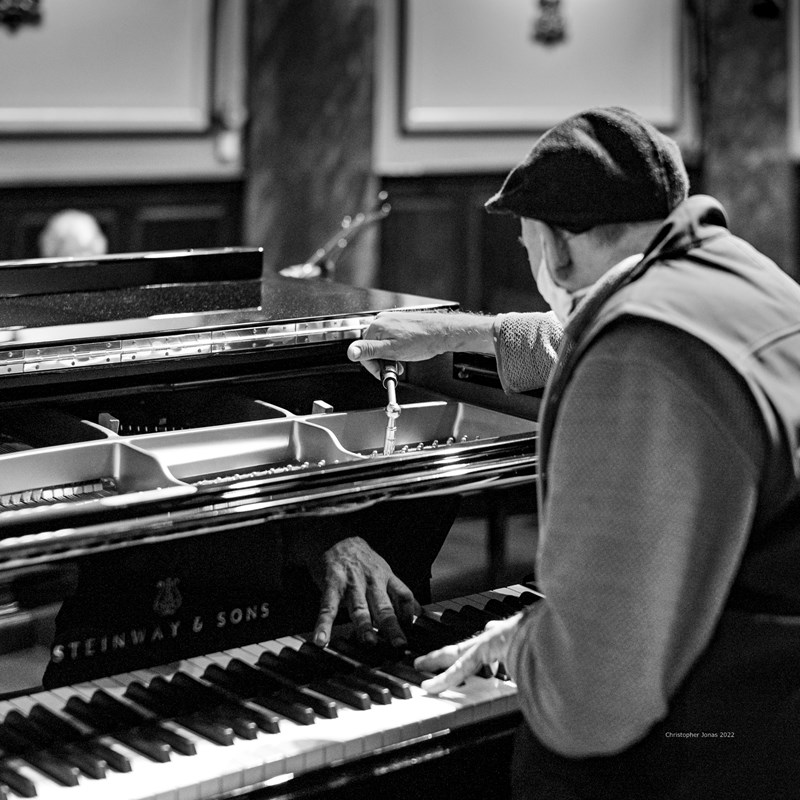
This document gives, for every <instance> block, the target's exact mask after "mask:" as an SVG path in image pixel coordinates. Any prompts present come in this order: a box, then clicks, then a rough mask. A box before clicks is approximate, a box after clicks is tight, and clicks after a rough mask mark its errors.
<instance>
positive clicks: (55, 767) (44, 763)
mask: <svg viewBox="0 0 800 800" xmlns="http://www.w3.org/2000/svg"><path fill="white" fill-rule="evenodd" d="M33 748H34V745H33V744H32V743H31V742H30V741H29V740H28V739H26V738H25V737H24V736H22V735H20V734H18V733H16V732H15V731H12V730H9V729H8V728H3V727H2V726H0V758H5V757H6V756H16V757H19V758H20V759H21V760H22V761H24V762H27V763H28V764H30V765H31V766H34V767H36V769H38V770H39V772H42V773H44V774H45V775H47V776H48V777H49V778H52V779H53V780H54V781H55V782H56V783H60V784H61V785H62V786H77V785H78V775H79V774H80V770H78V768H77V767H74V766H73V765H72V764H68V763H67V762H65V761H62V760H61V759H60V758H56V757H55V756H53V755H51V754H50V753H48V752H46V751H43V750H36V749H33Z"/></svg>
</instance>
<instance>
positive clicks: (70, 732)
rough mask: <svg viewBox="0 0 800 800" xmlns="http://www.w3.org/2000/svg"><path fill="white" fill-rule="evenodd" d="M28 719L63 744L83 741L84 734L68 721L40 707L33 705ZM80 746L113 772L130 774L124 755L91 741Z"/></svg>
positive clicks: (128, 764) (129, 766) (129, 764)
mask: <svg viewBox="0 0 800 800" xmlns="http://www.w3.org/2000/svg"><path fill="white" fill-rule="evenodd" d="M28 717H29V719H32V720H35V721H36V722H37V723H39V724H41V725H42V726H43V727H45V728H46V729H47V730H50V731H52V732H53V733H54V735H55V736H57V737H59V738H60V739H61V741H64V742H81V741H82V740H84V739H85V736H84V734H83V733H82V732H81V731H80V730H79V729H78V728H76V727H75V726H74V725H73V724H72V723H71V722H70V721H69V720H67V719H66V718H64V717H61V716H59V715H57V714H56V713H55V712H53V711H51V710H50V709H49V708H46V707H45V706H42V705H38V704H37V705H35V706H33V707H32V708H31V710H30V711H29V712H28ZM82 746H83V747H84V748H85V749H86V750H87V751H88V752H90V753H93V754H94V755H95V756H97V757H98V758H100V759H102V760H103V761H105V762H106V763H107V764H108V766H109V767H111V769H113V770H114V771H115V772H130V771H131V762H130V761H129V760H128V757H127V756H126V755H125V754H124V753H120V752H119V751H118V750H115V749H114V748H113V747H111V746H109V745H107V744H105V743H104V742H100V741H97V740H93V739H87V740H85V741H83V742H82Z"/></svg>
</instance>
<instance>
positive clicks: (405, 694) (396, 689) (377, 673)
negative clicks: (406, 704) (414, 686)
mask: <svg viewBox="0 0 800 800" xmlns="http://www.w3.org/2000/svg"><path fill="white" fill-rule="evenodd" d="M369 679H370V680H371V681H375V682H376V683H379V684H380V685H381V686H385V687H386V688H387V689H388V690H389V691H390V692H391V693H392V696H393V697H397V698H398V699H400V700H410V699H411V697H412V694H411V687H410V686H409V685H408V681H405V680H400V679H399V678H397V677H395V676H394V675H389V674H388V673H387V672H384V671H383V670H380V669H377V668H375V669H372V670H370V671H369Z"/></svg>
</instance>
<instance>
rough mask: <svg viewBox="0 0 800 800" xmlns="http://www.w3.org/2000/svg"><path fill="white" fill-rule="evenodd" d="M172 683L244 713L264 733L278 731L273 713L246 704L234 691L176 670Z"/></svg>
mask: <svg viewBox="0 0 800 800" xmlns="http://www.w3.org/2000/svg"><path fill="white" fill-rule="evenodd" d="M172 683H173V684H176V683H177V684H180V685H182V686H184V687H186V688H187V689H188V690H190V691H197V692H198V696H200V697H203V696H206V697H208V699H209V701H210V702H212V703H213V702H217V703H219V704H220V705H221V706H222V707H223V708H224V707H226V706H230V708H231V709H232V710H233V711H235V712H236V713H237V714H242V715H244V717H245V719H249V720H250V721H251V722H254V723H255V724H256V725H257V726H258V727H259V728H260V729H261V730H262V731H265V732H266V733H279V732H280V720H279V719H278V717H276V716H275V714H271V713H268V712H264V711H260V710H259V709H257V708H253V707H251V706H248V705H247V704H246V703H244V702H243V701H242V699H241V698H240V697H238V696H237V695H236V694H235V693H234V692H230V691H227V690H226V689H223V688H222V687H219V686H216V685H214V684H213V683H208V682H204V681H203V680H202V679H199V678H195V677H192V676H191V675H187V674H186V673H184V672H177V673H175V675H173V676H172Z"/></svg>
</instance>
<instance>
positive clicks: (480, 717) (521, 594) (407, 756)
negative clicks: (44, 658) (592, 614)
mask: <svg viewBox="0 0 800 800" xmlns="http://www.w3.org/2000/svg"><path fill="white" fill-rule="evenodd" d="M540 597H541V595H539V593H538V592H537V591H536V590H535V589H534V588H533V587H530V586H525V585H516V586H511V587H507V588H503V589H498V590H495V591H491V592H486V593H483V594H479V595H473V596H469V597H466V598H460V599H457V600H451V601H444V602H442V603H439V604H435V605H431V606H429V607H427V608H426V609H425V611H424V613H423V615H422V616H421V617H420V618H419V619H418V620H417V621H416V622H415V623H414V624H413V625H412V626H411V627H410V628H409V630H408V638H409V646H408V648H405V649H403V650H402V651H397V650H391V649H389V648H386V649H384V648H383V646H381V645H379V646H377V647H375V648H364V647H363V646H359V645H356V644H355V643H354V642H353V641H352V640H351V639H349V638H348V636H347V635H346V634H345V633H342V632H340V633H339V634H338V635H335V636H334V641H333V643H332V645H331V647H330V648H326V649H321V648H318V647H316V646H314V645H311V644H309V643H308V641H307V640H306V639H305V637H302V636H287V637H283V638H281V639H278V640H275V641H268V642H262V643H260V644H257V645H248V646H245V647H240V648H235V649H232V650H227V651H223V652H218V653H212V654H208V655H205V656H199V657H196V658H192V659H187V660H184V661H181V662H179V663H176V664H169V665H165V666H163V667H156V668H152V669H146V670H138V671H135V672H131V673H125V674H122V675H115V676H112V677H108V678H102V679H98V680H96V681H93V682H89V683H83V684H79V685H75V686H69V687H64V688H61V689H55V690H53V691H49V692H38V693H35V694H32V695H23V696H18V697H14V698H11V699H8V700H5V701H2V702H1V703H0V719H1V720H2V722H1V723H0V749H1V750H2V753H3V757H2V759H0V785H1V786H3V787H4V788H5V790H6V792H7V795H8V796H9V797H17V796H21V797H41V798H54V799H55V798H62V797H63V798H65V800H67V799H68V798H69V797H76V798H80V799H81V800H85V798H90V797H92V798H95V797H96V798H110V797H114V798H131V799H133V798H135V799H136V800H144V798H164V799H165V800H166V798H173V799H174V800H177V798H181V797H195V798H198V800H202V799H203V798H218V797H228V796H234V795H243V794H246V793H250V792H251V791H252V792H255V791H256V790H259V791H258V795H257V796H258V797H260V798H266V797H273V796H276V797H277V796H281V797H289V796H297V797H299V796H303V797H309V796H312V794H313V793H314V792H313V787H314V783H315V780H316V789H317V790H318V792H319V794H320V796H321V795H323V794H324V795H325V796H326V797H327V796H331V795H330V794H329V791H330V790H331V788H332V786H338V787H339V788H340V789H341V790H342V791H344V792H345V795H343V796H348V797H355V796H360V795H356V794H355V792H357V790H358V787H359V785H363V782H364V781H365V780H366V779H367V778H373V779H375V778H380V779H381V780H382V783H379V784H377V785H375V784H374V783H371V784H370V791H372V792H374V791H381V786H383V787H384V790H388V788H389V787H390V786H391V785H392V784H391V783H389V781H391V780H392V776H393V775H394V773H398V775H396V776H394V778H395V780H397V779H398V778H399V781H400V783H401V784H402V786H403V790H404V791H406V792H407V791H408V788H409V784H408V783H407V781H408V780H409V779H410V777H411V775H410V774H409V773H410V770H408V769H404V767H410V766H412V765H413V764H415V763H417V762H418V761H420V760H421V761H425V760H428V761H430V762H432V763H433V762H439V763H438V771H439V773H440V776H445V775H446V776H447V780H448V785H449V786H450V788H453V787H454V786H455V785H456V783H457V781H458V780H459V778H458V777H457V776H456V775H454V774H452V773H451V772H449V771H447V770H446V763H447V760H448V758H451V757H453V756H454V753H457V752H458V750H459V749H460V748H468V749H469V750H470V756H469V761H470V763H471V765H472V771H473V772H474V770H475V769H476V768H477V769H485V768H486V767H487V763H486V762H485V761H484V760H483V759H482V758H481V757H480V752H481V749H480V748H481V745H482V737H483V735H484V734H487V735H488V732H493V735H499V736H500V738H501V739H502V740H503V742H504V745H503V752H504V758H505V759H506V761H507V759H508V739H509V737H510V735H511V731H512V730H513V728H514V727H515V725H516V724H517V721H518V715H517V714H516V687H515V685H514V684H513V683H512V682H511V681H509V680H508V679H507V677H505V676H503V675H502V673H501V674H500V675H498V676H497V677H492V676H491V675H481V674H479V675H475V676H473V677H471V678H469V679H468V680H467V681H466V682H465V683H464V684H463V685H462V686H460V687H458V688H457V689H454V690H448V691H446V692H444V693H443V694H442V695H440V696H438V697H433V696H429V695H427V694H426V693H425V692H423V691H422V690H421V689H420V688H419V683H420V682H421V681H422V680H423V679H424V678H425V677H427V675H425V674H423V673H420V672H418V671H417V670H415V669H414V668H413V666H412V663H413V660H414V657H415V656H416V655H418V654H420V653H424V652H428V651H429V650H430V649H432V648H433V647H438V646H442V645H444V644H447V643H450V642H455V641H458V640H460V639H462V638H464V637H465V636H467V635H470V634H471V633H472V632H475V631H477V630H480V629H481V628H482V627H483V626H484V625H485V623H486V622H487V621H488V620H490V619H499V618H502V617H504V616H510V615H511V614H513V613H515V612H516V611H518V610H521V609H522V608H524V607H525V606H526V605H529V604H530V603H533V602H536V601H537V600H538V599H539V598H540ZM459 730H461V731H462V735H461V736H457V737H455V738H448V737H451V736H452V734H453V732H458V731H459ZM499 731H502V733H499ZM465 732H466V734H467V735H466V736H464V735H463V734H464V733H465ZM455 742H458V743H459V744H458V745H456V744H455ZM411 754H413V755H411ZM489 769H490V772H489V775H488V777H489V778H490V779H491V781H493V782H494V785H495V787H496V788H497V791H498V794H497V795H496V796H498V797H502V796H503V794H502V791H503V787H504V786H505V782H504V776H503V774H502V772H500V770H502V769H503V765H502V764H498V763H494V764H491V765H489ZM317 773H319V774H320V775H324V778H315V775H316V774H317ZM417 777H418V776H417ZM464 777H465V775H463V774H462V775H461V780H462V781H463V779H464ZM468 777H469V780H470V781H478V782H479V783H475V784H473V785H472V789H473V790H474V789H475V788H476V787H478V786H481V787H483V782H484V781H485V779H486V777H487V776H486V775H484V776H483V777H482V778H481V777H480V776H479V775H476V774H472V775H470V776H468ZM294 783H297V784H298V788H297V794H296V795H293V794H292V792H293V791H294V790H293V788H292V787H293V784H294ZM396 787H397V784H395V788H396ZM430 788H431V787H429V789H430ZM479 791H481V792H483V791H484V788H480V789H479ZM385 796H395V795H389V794H387V795H385ZM397 796H409V795H408V794H404V795H403V794H402V793H398V795H397ZM443 796H444V795H443ZM448 796H452V795H448ZM460 796H462V795H460ZM489 796H490V795H486V794H475V791H471V792H469V793H467V794H465V795H463V797H465V798H469V797H482V798H486V797H489Z"/></svg>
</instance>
